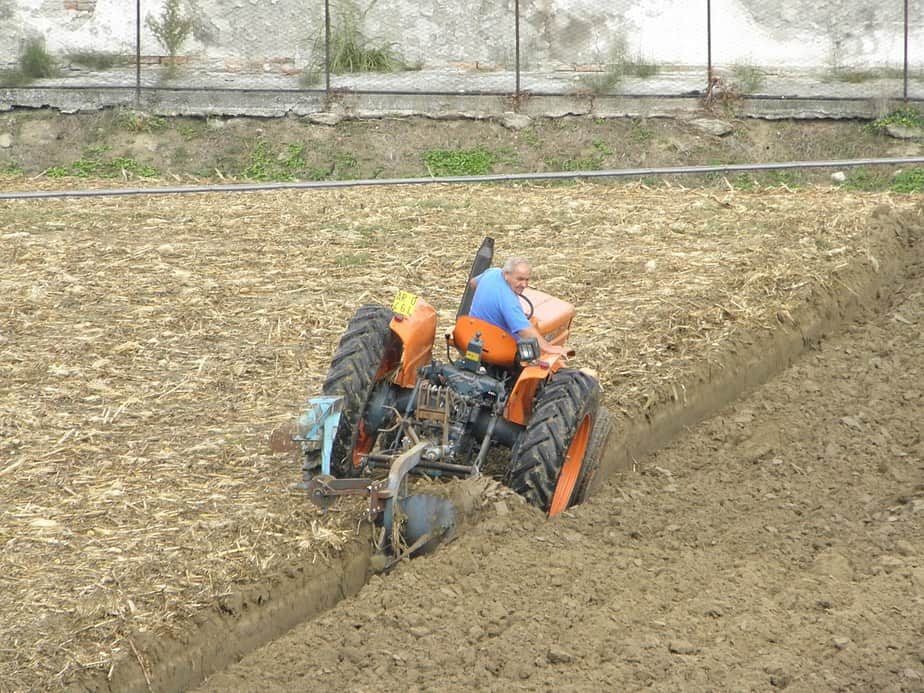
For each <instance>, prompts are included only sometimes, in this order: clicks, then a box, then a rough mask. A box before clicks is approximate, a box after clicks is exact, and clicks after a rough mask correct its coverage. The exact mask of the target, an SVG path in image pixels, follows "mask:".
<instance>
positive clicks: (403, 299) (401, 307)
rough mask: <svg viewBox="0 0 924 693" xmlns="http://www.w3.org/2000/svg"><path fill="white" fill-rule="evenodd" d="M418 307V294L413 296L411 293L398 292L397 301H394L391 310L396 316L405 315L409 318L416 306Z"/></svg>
mask: <svg viewBox="0 0 924 693" xmlns="http://www.w3.org/2000/svg"><path fill="white" fill-rule="evenodd" d="M416 305H417V294H412V293H410V292H409V291H398V293H397V294H395V300H394V301H392V304H391V309H392V311H394V313H395V314H396V315H403V316H404V317H406V318H407V317H410V315H411V313H413V312H414V306H416Z"/></svg>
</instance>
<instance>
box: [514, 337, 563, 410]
mask: <svg viewBox="0 0 924 693" xmlns="http://www.w3.org/2000/svg"><path fill="white" fill-rule="evenodd" d="M562 366H564V359H563V358H562V357H561V356H559V355H558V354H543V357H542V360H541V361H540V362H539V363H534V364H530V365H528V366H526V367H525V368H524V369H523V370H522V372H521V373H520V377H519V378H517V381H516V383H514V385H513V390H511V392H510V396H509V397H508V398H507V407H506V408H505V409H504V418H505V419H507V420H508V421H512V422H513V423H516V424H520V425H521V426H525V425H526V423H527V422H528V421H529V418H530V417H531V416H532V415H533V403H534V402H535V399H536V391H537V390H538V389H539V386H540V385H541V384H542V383H544V382H545V381H546V380H548V379H549V377H550V376H551V375H552V373H554V372H555V371H557V370H559V369H560V368H562Z"/></svg>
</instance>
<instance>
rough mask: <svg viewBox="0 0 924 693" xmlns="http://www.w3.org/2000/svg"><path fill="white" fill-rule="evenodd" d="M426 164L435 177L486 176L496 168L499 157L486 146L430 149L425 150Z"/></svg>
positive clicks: (428, 170)
mask: <svg viewBox="0 0 924 693" xmlns="http://www.w3.org/2000/svg"><path fill="white" fill-rule="evenodd" d="M423 159H424V165H425V166H426V167H427V172H428V173H429V174H430V175H431V176H433V177H434V178H442V177H445V176H484V175H487V174H489V173H491V172H492V171H493V170H494V164H495V163H497V161H498V157H497V156H496V155H495V154H493V153H492V152H489V151H488V150H487V149H485V148H484V147H475V148H474V149H430V150H428V151H426V152H424V157H423Z"/></svg>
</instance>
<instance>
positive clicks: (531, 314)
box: [519, 294, 536, 320]
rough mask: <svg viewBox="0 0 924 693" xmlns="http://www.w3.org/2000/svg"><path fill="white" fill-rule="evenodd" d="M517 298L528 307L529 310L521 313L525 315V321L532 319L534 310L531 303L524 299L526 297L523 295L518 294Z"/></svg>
mask: <svg viewBox="0 0 924 693" xmlns="http://www.w3.org/2000/svg"><path fill="white" fill-rule="evenodd" d="M519 297H520V300H521V301H526V305H527V306H529V310H524V311H523V312H524V313H526V319H527V320H529V319H530V318H532V317H533V313H535V312H536V308H535V307H534V306H533V302H532V301H530V300H529V299H528V298H526V296H524V295H523V294H519Z"/></svg>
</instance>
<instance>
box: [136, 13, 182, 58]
mask: <svg viewBox="0 0 924 693" xmlns="http://www.w3.org/2000/svg"><path fill="white" fill-rule="evenodd" d="M180 2H181V0H166V1H165V2H164V7H163V9H162V10H161V13H160V15H159V16H158V17H154V16H153V15H148V16H147V17H146V18H145V21H144V23H145V25H146V26H147V27H148V29H150V30H151V33H152V34H154V38H156V39H157V41H158V42H159V43H160V45H161V46H162V47H163V48H164V50H166V51H167V55H168V56H170V57H171V58H176V56H177V54H178V53H179V51H180V49H181V48H182V47H183V44H184V43H186V39H188V38H189V35H190V34H191V33H192V31H193V27H194V24H193V20H192V19H190V18H189V17H187V16H186V15H185V14H184V13H183V10H182V9H181V7H180Z"/></svg>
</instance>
